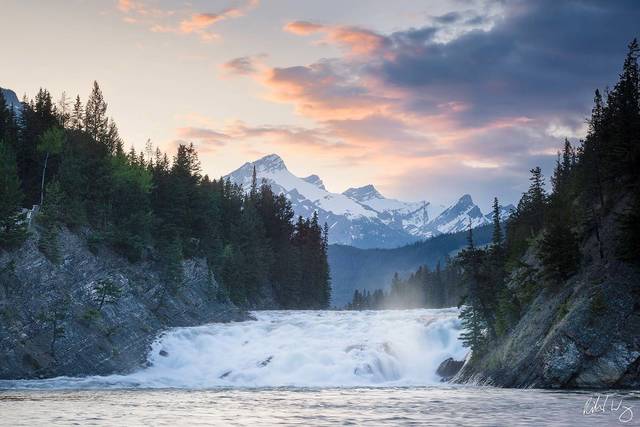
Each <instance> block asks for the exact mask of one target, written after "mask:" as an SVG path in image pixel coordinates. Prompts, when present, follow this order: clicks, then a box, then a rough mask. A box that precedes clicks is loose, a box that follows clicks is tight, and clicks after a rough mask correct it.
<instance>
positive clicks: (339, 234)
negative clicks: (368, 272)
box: [225, 154, 513, 249]
mask: <svg viewBox="0 0 640 427" xmlns="http://www.w3.org/2000/svg"><path fill="white" fill-rule="evenodd" d="M254 168H255V170H256V177H257V179H258V180H262V179H264V180H266V181H267V182H268V183H269V184H270V185H271V186H272V188H273V190H274V191H275V192H276V193H282V194H285V196H286V197H287V198H288V199H289V201H290V202H291V204H292V208H293V210H294V212H295V214H296V216H298V215H299V216H303V217H309V216H311V215H312V214H313V212H314V211H316V212H318V217H319V220H320V222H322V223H324V222H326V223H327V224H328V226H329V230H330V231H329V238H330V243H331V244H342V245H351V246H354V247H357V248H361V249H370V248H396V247H400V246H403V245H406V244H411V243H415V242H417V241H420V240H424V239H428V238H431V237H435V236H438V235H441V234H447V233H456V232H459V231H463V230H466V229H467V228H468V227H469V226H470V225H471V227H479V226H482V225H486V224H488V223H490V222H491V214H488V215H485V214H484V213H483V212H482V211H481V210H480V208H479V207H478V206H477V205H476V204H475V203H474V202H473V199H472V198H471V196H470V195H469V194H464V195H463V196H462V197H460V198H459V199H458V200H457V201H456V202H455V203H454V204H452V205H451V206H449V207H448V208H446V209H444V210H440V209H439V208H438V207H435V206H433V204H432V203H431V202H429V201H426V200H422V201H417V202H405V201H401V200H396V199H391V198H387V197H384V196H383V195H382V194H381V193H380V192H379V191H378V190H377V189H376V187H375V186H374V185H372V184H368V185H364V186H361V187H351V188H349V189H347V190H345V191H344V192H342V193H332V192H330V191H328V190H327V189H326V187H325V185H324V182H323V181H322V179H321V178H320V177H319V176H318V175H316V174H312V175H309V176H307V177H304V178H300V177H297V176H295V175H293V174H292V173H291V172H290V171H289V170H288V169H287V166H286V164H285V162H284V160H283V159H282V158H281V157H280V156H278V155H277V154H269V155H267V156H264V157H262V158H260V159H258V160H256V161H253V162H246V163H245V164H243V165H242V166H240V167H239V168H238V169H236V170H234V171H232V172H231V173H229V174H228V175H226V176H225V178H228V179H230V180H231V181H232V182H234V183H236V184H240V185H242V186H243V188H245V189H248V188H250V186H251V181H252V179H253V170H254ZM510 209H513V206H512V205H508V206H506V207H504V208H502V212H501V219H505V218H506V217H507V216H508V213H509V211H510Z"/></svg>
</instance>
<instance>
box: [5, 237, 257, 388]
mask: <svg viewBox="0 0 640 427" xmlns="http://www.w3.org/2000/svg"><path fill="white" fill-rule="evenodd" d="M58 245H59V250H60V258H61V262H60V263H59V264H54V263H52V262H50V261H49V260H48V259H47V258H46V257H45V256H44V255H43V254H42V252H41V251H39V250H38V235H37V232H36V231H33V232H32V235H31V236H30V238H29V239H28V240H27V242H25V244H24V245H23V246H22V247H21V248H20V249H18V250H16V251H12V252H0V378H2V379H17V378H43V377H51V376H59V375H69V376H81V375H92V374H111V373H122V372H129V371H132V370H135V369H137V368H138V367H140V366H142V365H143V364H144V363H145V359H146V357H145V356H146V354H147V351H148V349H149V346H150V344H151V342H152V341H153V340H154V338H155V337H156V336H157V335H158V334H159V333H160V332H161V331H162V330H164V329H166V328H168V327H174V326H193V325H199V324H203V323H209V322H229V321H236V320H245V319H247V318H248V315H247V313H246V312H244V311H242V310H240V309H238V308H237V307H236V306H234V305H233V304H232V303H231V302H229V300H228V298H227V297H226V296H225V294H224V292H222V290H221V289H220V287H219V285H218V283H217V282H216V280H215V279H214V278H213V277H212V275H211V274H210V272H209V269H208V268H207V265H206V262H205V261H204V260H200V259H192V260H187V261H184V262H183V264H182V267H183V272H184V273H183V281H182V283H181V284H180V285H179V286H170V285H168V284H167V283H164V282H163V280H162V279H161V268H160V265H159V263H158V261H155V260H153V257H149V259H148V260H146V261H143V262H138V263H135V264H132V263H129V262H128V261H127V260H126V259H124V258H122V257H120V256H117V255H115V254H114V253H113V252H111V251H109V250H108V249H104V248H100V249H98V250H94V251H93V252H92V251H91V250H89V247H88V244H87V239H86V238H84V237H83V236H82V235H81V234H76V233H72V232H70V231H68V230H63V231H62V232H61V233H60V234H59V236H58Z"/></svg>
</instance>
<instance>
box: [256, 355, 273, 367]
mask: <svg viewBox="0 0 640 427" xmlns="http://www.w3.org/2000/svg"><path fill="white" fill-rule="evenodd" d="M272 360H273V356H269V357H267V358H266V359H264V360H263V361H262V362H259V363H258V366H259V367H261V368H264V367H265V366H267V365H268V364H269V363H271V361H272Z"/></svg>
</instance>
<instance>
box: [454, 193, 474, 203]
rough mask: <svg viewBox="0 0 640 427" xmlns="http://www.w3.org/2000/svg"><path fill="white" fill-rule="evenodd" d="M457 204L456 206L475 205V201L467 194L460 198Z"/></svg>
mask: <svg viewBox="0 0 640 427" xmlns="http://www.w3.org/2000/svg"><path fill="white" fill-rule="evenodd" d="M455 204H456V205H473V199H472V198H471V195H469V194H465V195H463V196H462V197H460V198H459V199H458V201H457V202H456V203H455Z"/></svg>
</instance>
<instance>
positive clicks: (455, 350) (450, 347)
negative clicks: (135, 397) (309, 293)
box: [0, 308, 466, 389]
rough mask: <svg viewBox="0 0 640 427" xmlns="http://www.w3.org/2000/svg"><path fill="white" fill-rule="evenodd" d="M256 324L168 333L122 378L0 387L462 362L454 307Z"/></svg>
mask: <svg viewBox="0 0 640 427" xmlns="http://www.w3.org/2000/svg"><path fill="white" fill-rule="evenodd" d="M251 314H252V316H253V317H254V318H255V320H250V321H245V322H235V323H214V324H208V325H203V326H198V327H188V328H174V329H170V330H168V331H166V332H165V333H163V334H162V335H161V336H159V337H158V338H157V339H156V341H155V342H154V343H153V344H152V346H151V350H150V352H149V355H148V361H147V365H148V366H147V367H146V368H143V369H141V370H139V371H137V372H134V373H132V374H128V375H110V376H90V377H85V378H70V377H58V378H52V379H46V380H29V381H4V382H3V381H0V387H5V388H22V387H24V388H109V387H115V388H123V387H124V388H129V387H131V388H190V389H201V388H212V387H283V386H296V387H356V386H419V385H430V384H437V383H438V382H439V380H440V379H439V377H438V376H437V375H436V369H437V367H438V365H439V364H440V363H441V362H442V361H443V360H444V359H446V358H447V357H453V358H455V359H463V358H464V356H465V354H466V349H465V348H463V347H462V345H461V343H460V340H459V335H460V321H459V320H458V310H457V309H454V308H452V309H440V310H389V311H256V312H252V313H251Z"/></svg>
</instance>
